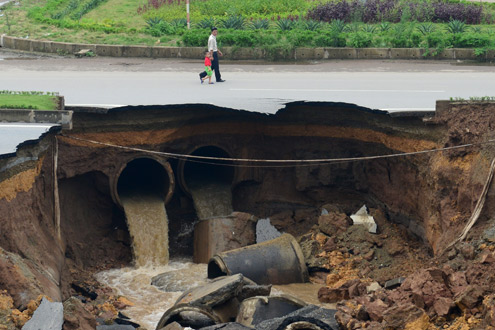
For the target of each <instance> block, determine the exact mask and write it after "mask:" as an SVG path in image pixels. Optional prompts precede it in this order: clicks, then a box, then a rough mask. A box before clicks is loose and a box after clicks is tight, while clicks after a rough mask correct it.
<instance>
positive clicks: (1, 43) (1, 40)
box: [0, 33, 5, 47]
mask: <svg viewBox="0 0 495 330" xmlns="http://www.w3.org/2000/svg"><path fill="white" fill-rule="evenodd" d="M4 37H5V33H4V34H2V35H0V47H3V38H4Z"/></svg>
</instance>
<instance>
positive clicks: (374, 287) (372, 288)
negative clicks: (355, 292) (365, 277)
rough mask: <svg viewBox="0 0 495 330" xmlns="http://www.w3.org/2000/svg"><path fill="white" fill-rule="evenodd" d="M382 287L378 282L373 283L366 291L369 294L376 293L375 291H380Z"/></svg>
mask: <svg viewBox="0 0 495 330" xmlns="http://www.w3.org/2000/svg"><path fill="white" fill-rule="evenodd" d="M381 288H382V287H381V285H380V284H379V283H378V282H373V283H371V284H370V285H368V286H367V287H366V291H367V292H368V293H371V292H375V291H378V290H379V289H381Z"/></svg>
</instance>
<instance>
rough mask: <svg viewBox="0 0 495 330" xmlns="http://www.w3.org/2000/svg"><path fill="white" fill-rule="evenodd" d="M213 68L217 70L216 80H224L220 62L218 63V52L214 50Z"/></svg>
mask: <svg viewBox="0 0 495 330" xmlns="http://www.w3.org/2000/svg"><path fill="white" fill-rule="evenodd" d="M211 69H212V70H215V79H216V81H220V80H222V75H221V74H220V63H218V52H213V63H211Z"/></svg>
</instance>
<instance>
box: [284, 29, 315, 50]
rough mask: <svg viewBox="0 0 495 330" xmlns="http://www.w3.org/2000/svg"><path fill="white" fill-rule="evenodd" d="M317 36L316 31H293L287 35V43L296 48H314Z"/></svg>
mask: <svg viewBox="0 0 495 330" xmlns="http://www.w3.org/2000/svg"><path fill="white" fill-rule="evenodd" d="M316 35H317V33H316V32H314V31H301V30H293V31H290V32H289V33H287V41H289V42H290V44H291V45H293V46H294V47H303V46H312V45H313V39H314V38H315V36H316Z"/></svg>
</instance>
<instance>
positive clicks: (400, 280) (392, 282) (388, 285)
mask: <svg viewBox="0 0 495 330" xmlns="http://www.w3.org/2000/svg"><path fill="white" fill-rule="evenodd" d="M405 279H406V278H405V277H399V278H394V279H393V280H389V281H387V282H385V284H384V285H383V287H384V288H385V289H387V290H392V289H395V288H397V287H399V286H400V285H401V284H402V283H403V282H404V280H405Z"/></svg>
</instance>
